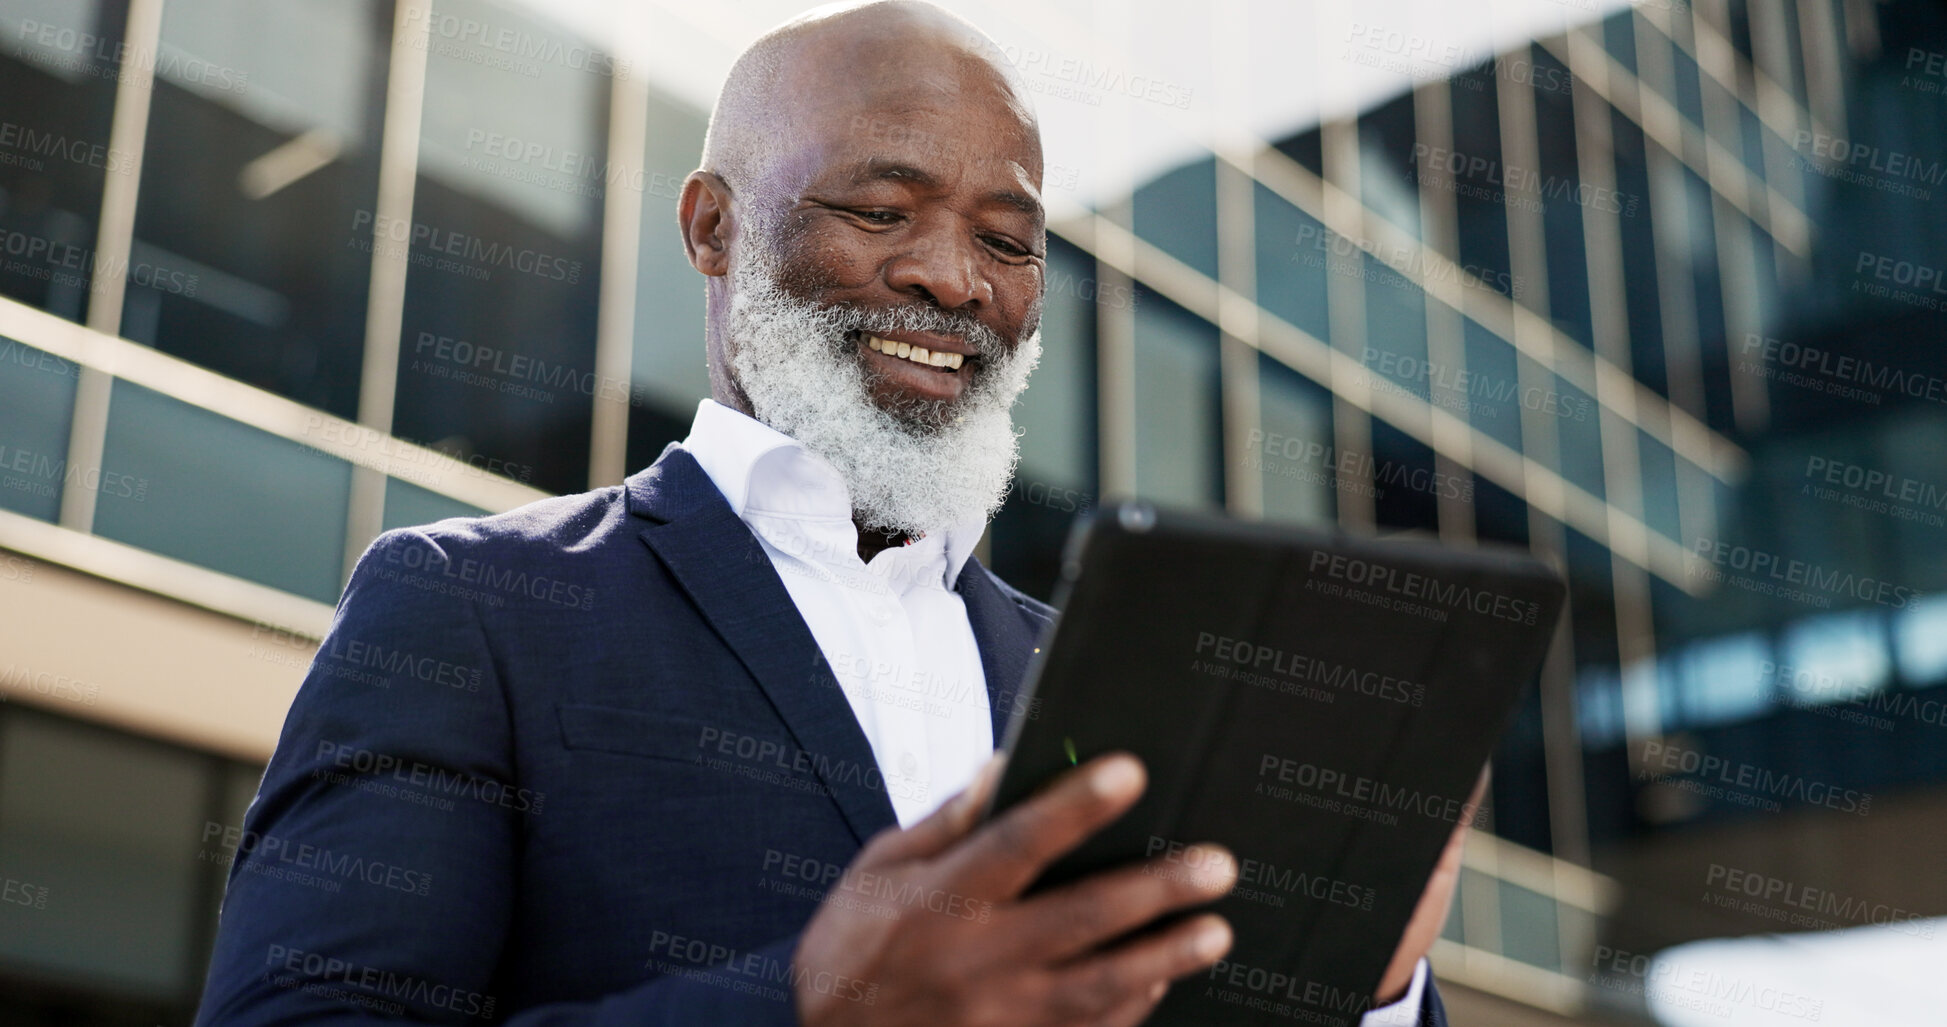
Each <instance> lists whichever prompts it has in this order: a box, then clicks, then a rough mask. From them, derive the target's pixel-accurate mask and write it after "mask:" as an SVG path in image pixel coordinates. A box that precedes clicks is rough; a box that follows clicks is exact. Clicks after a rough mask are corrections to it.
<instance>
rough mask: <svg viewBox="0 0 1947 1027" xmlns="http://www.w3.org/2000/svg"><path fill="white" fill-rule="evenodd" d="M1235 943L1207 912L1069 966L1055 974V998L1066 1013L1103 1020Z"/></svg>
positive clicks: (1217, 918)
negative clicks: (1106, 1012) (1103, 1016)
mask: <svg viewBox="0 0 1947 1027" xmlns="http://www.w3.org/2000/svg"><path fill="white" fill-rule="evenodd" d="M1231 941H1232V936H1231V930H1230V924H1229V923H1228V922H1226V921H1225V920H1224V918H1223V917H1220V916H1218V915H1216V914H1215V913H1205V914H1203V915H1202V916H1197V917H1192V918H1190V919H1189V920H1185V921H1183V922H1182V923H1180V924H1173V925H1171V926H1170V927H1168V928H1167V929H1164V930H1161V931H1157V932H1155V933H1153V934H1146V935H1143V936H1141V937H1137V938H1134V939H1131V940H1129V941H1126V942H1123V943H1122V944H1120V945H1117V946H1116V947H1114V948H1112V949H1109V950H1108V951H1106V952H1100V953H1097V954H1095V955H1092V956H1086V957H1084V958H1082V959H1079V960H1076V961H1075V962H1072V963H1070V964H1068V966H1067V967H1065V968H1063V969H1061V970H1058V971H1056V973H1055V991H1054V995H1055V996H1056V1001H1057V1002H1058V1003H1060V1005H1061V1006H1062V1007H1064V1008H1070V1009H1075V1010H1077V1011H1086V1012H1085V1013H1084V1015H1089V1014H1096V1015H1099V1012H1100V1011H1103V1010H1108V1009H1112V1008H1119V1007H1121V1006H1122V1005H1123V1004H1125V1003H1126V1002H1128V1001H1130V999H1132V998H1133V997H1135V996H1144V997H1147V996H1148V995H1149V994H1150V993H1151V992H1152V991H1153V989H1154V988H1155V986H1156V985H1157V984H1159V983H1162V984H1167V983H1168V982H1170V981H1173V980H1175V979H1176V978H1178V977H1182V976H1183V975H1185V974H1192V973H1196V972H1197V971H1199V970H1202V969H1204V968H1205V967H1208V966H1210V965H1211V964H1212V963H1215V962H1216V961H1217V960H1219V959H1222V958H1223V957H1224V953H1226V952H1229V951H1230V944H1231Z"/></svg>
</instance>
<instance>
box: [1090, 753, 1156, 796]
mask: <svg viewBox="0 0 1947 1027" xmlns="http://www.w3.org/2000/svg"><path fill="white" fill-rule="evenodd" d="M1142 783H1143V772H1142V768H1141V767H1140V766H1138V765H1137V763H1136V761H1135V760H1134V759H1132V758H1130V757H1128V756H1117V757H1115V758H1113V759H1110V760H1109V761H1107V762H1106V763H1103V764H1102V765H1101V766H1099V767H1096V768H1095V773H1094V775H1093V776H1091V777H1090V778H1089V787H1091V788H1093V789H1094V790H1095V794H1097V795H1099V796H1101V797H1102V798H1104V799H1120V798H1122V797H1124V796H1127V795H1130V794H1132V793H1134V792H1135V791H1137V790H1138V789H1140V788H1141V787H1142Z"/></svg>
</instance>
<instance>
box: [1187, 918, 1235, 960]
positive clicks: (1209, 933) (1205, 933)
mask: <svg viewBox="0 0 1947 1027" xmlns="http://www.w3.org/2000/svg"><path fill="white" fill-rule="evenodd" d="M1195 945H1196V950H1197V958H1199V959H1216V958H1217V957H1218V956H1221V955H1223V954H1224V952H1225V951H1226V950H1228V949H1229V948H1230V925H1229V924H1227V923H1224V922H1222V921H1218V922H1216V923H1213V924H1209V925H1207V926H1205V927H1204V928H1203V930H1200V931H1198V932H1197V940H1196V942H1195Z"/></svg>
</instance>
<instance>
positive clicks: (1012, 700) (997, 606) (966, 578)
mask: <svg viewBox="0 0 1947 1027" xmlns="http://www.w3.org/2000/svg"><path fill="white" fill-rule="evenodd" d="M953 587H954V589H955V591H958V592H959V593H960V601H961V602H962V603H964V604H965V605H966V607H967V623H968V624H969V625H971V626H972V627H973V635H974V642H975V643H976V644H977V645H978V646H979V648H980V666H981V668H982V669H983V670H984V671H985V672H986V675H987V708H988V710H989V712H990V714H991V715H992V718H993V724H994V746H995V748H999V747H1000V744H1001V741H1002V740H1003V739H1004V738H1005V737H1006V734H1007V722H1008V719H1009V714H1010V713H1012V712H1013V710H1014V707H1015V706H1017V705H1019V704H1020V701H1021V700H1020V695H1021V688H1022V686H1023V685H1024V684H1025V681H1024V679H1025V678H1026V676H1027V670H1028V661H1029V659H1030V658H1032V656H1033V654H1034V645H1035V640H1036V638H1037V637H1038V635H1039V634H1040V632H1039V631H1038V630H1037V629H1036V628H1035V627H1033V626H1032V625H1030V624H1029V623H1028V619H1027V618H1026V617H1023V616H1022V615H1021V608H1020V607H1019V606H1016V605H1015V603H1014V600H1012V599H1010V598H1008V596H1007V593H1005V592H1002V591H1001V587H1000V585H999V584H997V583H996V582H995V581H994V575H993V572H992V571H989V570H988V569H987V568H986V567H983V566H981V563H980V561H979V560H976V559H974V558H973V557H968V558H967V564H966V566H965V567H963V568H962V569H961V571H960V580H959V581H956V582H954V585H953Z"/></svg>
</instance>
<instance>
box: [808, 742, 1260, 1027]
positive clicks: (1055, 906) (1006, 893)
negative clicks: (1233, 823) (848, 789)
mask: <svg viewBox="0 0 1947 1027" xmlns="http://www.w3.org/2000/svg"><path fill="white" fill-rule="evenodd" d="M999 768H1000V758H999V757H996V758H995V759H994V760H993V761H992V762H989V763H988V764H987V766H986V767H984V768H982V770H981V772H980V774H979V775H978V776H977V777H975V778H974V782H973V783H972V784H971V785H968V786H967V789H966V790H965V791H963V792H961V793H960V794H959V795H957V796H955V797H954V798H953V799H951V800H949V801H948V802H947V803H946V805H944V806H942V807H941V808H940V809H939V810H937V811H936V812H934V813H933V815H932V816H929V817H927V818H926V819H925V820H923V821H920V822H919V823H917V824H914V825H913V826H912V827H910V828H906V829H904V830H897V829H893V830H887V831H884V832H881V833H880V834H879V835H877V836H875V837H874V838H873V839H872V840H871V841H870V842H869V843H868V844H867V845H866V846H865V848H864V849H863V850H861V851H860V852H859V855H858V858H856V859H854V860H853V861H852V864H851V866H849V867H847V868H846V871H845V874H844V876H843V877H841V878H840V879H839V880H838V882H837V883H836V884H835V885H833V887H832V890H831V892H830V893H829V894H828V895H827V896H826V897H825V902H824V905H823V906H821V907H820V908H819V910H818V913H817V915H816V916H814V917H812V919H811V923H810V924H809V925H808V926H807V927H806V928H805V932H804V937H803V938H802V939H801V940H800V941H799V943H798V949H797V953H796V954H795V956H794V957H793V959H792V963H793V965H794V967H796V968H797V970H798V971H800V972H799V973H798V974H796V976H797V977H798V980H799V983H798V985H797V988H796V998H797V1006H798V1015H799V1020H800V1022H801V1023H803V1024H804V1025H805V1027H829V1025H836V1024H845V1025H859V1027H867V1025H879V1024H888V1025H889V1024H911V1025H923V1027H953V1025H978V1024H1008V1025H1010V1027H1012V1025H1020V1027H1033V1025H1037V1024H1051V1025H1052V1024H1064V1025H1067V1024H1081V1023H1087V1024H1103V1025H1118V1024H1135V1023H1139V1022H1141V1021H1142V1019H1143V1018H1144V1017H1146V1016H1148V1015H1149V1013H1150V1011H1151V1010H1152V1009H1154V1008H1155V1006H1156V1003H1157V1002H1158V1001H1160V1000H1161V999H1162V997H1163V995H1164V993H1165V992H1166V991H1167V990H1168V987H1169V983H1170V981H1172V980H1174V979H1176V978H1178V977H1181V976H1183V975H1185V974H1189V973H1194V972H1196V971H1198V970H1201V969H1204V968H1205V967H1208V966H1210V965H1211V964H1212V963H1215V962H1216V961H1217V960H1218V959H1219V958H1221V957H1222V956H1223V954H1224V953H1225V952H1227V951H1229V949H1230V941H1231V934H1230V925H1229V924H1227V923H1225V922H1224V920H1223V918H1221V917H1219V916H1216V915H1215V914H1210V913H1206V914H1203V915H1200V916H1196V917H1192V918H1189V919H1187V920H1184V921H1182V922H1180V923H1176V924H1173V925H1171V926H1170V927H1168V928H1165V929H1160V930H1151V931H1147V932H1143V933H1141V934H1138V935H1136V936H1134V937H1131V938H1128V939H1123V940H1119V941H1118V939H1121V938H1122V936H1123V935H1125V934H1127V933H1128V932H1130V931H1132V930H1135V929H1137V928H1140V927H1142V926H1143V925H1145V924H1148V923H1149V922H1150V921H1152V920H1154V919H1155V918H1157V917H1158V916H1161V915H1162V914H1165V913H1168V912H1171V911H1173V910H1179V909H1183V908H1186V907H1190V906H1196V905H1200V904H1202V903H1206V902H1209V901H1211V900H1212V899H1215V898H1217V897H1219V896H1221V895H1223V894H1224V893H1225V892H1227V891H1229V890H1230V887H1231V885H1232V884H1234V883H1236V860H1235V859H1234V858H1232V857H1231V856H1230V854H1229V853H1227V852H1224V851H1223V850H1222V849H1219V848H1217V847H1215V846H1198V847H1195V848H1192V849H1190V850H1188V851H1187V852H1183V853H1179V854H1177V856H1176V857H1175V858H1174V859H1173V860H1171V861H1169V862H1167V863H1166V862H1165V861H1164V860H1161V859H1156V860H1151V861H1149V862H1146V863H1142V864H1138V865H1135V866H1131V867H1126V868H1120V869H1115V870H1109V871H1104V872H1102V873H1099V874H1095V875H1093V876H1090V877H1086V878H1083V879H1081V880H1078V881H1073V882H1070V883H1069V884H1066V885H1063V886H1062V887H1060V888H1057V889H1053V890H1050V891H1046V892H1042V893H1040V894H1037V895H1034V896H1032V897H1030V898H1025V899H1024V898H1022V897H1021V893H1022V891H1023V890H1024V889H1026V888H1027V886H1028V885H1030V884H1032V883H1033V882H1034V880H1035V878H1037V877H1038V876H1040V874H1041V871H1042V870H1043V869H1045V868H1046V867H1047V866H1048V865H1049V864H1051V863H1053V862H1054V861H1055V860H1056V859H1058V858H1060V857H1061V856H1062V854H1064V853H1066V852H1068V851H1069V850H1071V849H1073V848H1074V847H1075V846H1077V845H1079V844H1081V842H1082V841H1083V840H1085V839H1087V838H1088V837H1089V836H1090V835H1092V834H1094V833H1095V832H1096V831H1098V830H1100V829H1101V828H1102V827H1104V826H1106V825H1107V824H1109V823H1110V822H1111V821H1113V820H1115V819H1116V818H1117V817H1119V816H1121V815H1122V814H1123V813H1124V812H1125V811H1127V810H1128V809H1129V807H1131V806H1133V805H1135V802H1136V799H1137V798H1138V797H1139V796H1141V794H1142V791H1143V788H1144V785H1145V783H1146V780H1145V777H1144V773H1143V769H1142V764H1141V763H1140V762H1139V761H1137V760H1136V759H1135V757H1133V756H1130V755H1127V754H1123V753H1111V754H1109V755H1106V756H1101V757H1098V758H1096V759H1093V760H1090V761H1089V762H1087V763H1085V764H1083V765H1082V766H1081V767H1079V768H1077V769H1075V770H1072V771H1069V772H1067V773H1065V774H1063V775H1062V776H1061V777H1059V778H1056V779H1055V781H1054V782H1053V783H1052V784H1051V785H1050V786H1049V787H1048V788H1047V789H1046V790H1044V791H1043V792H1041V793H1040V794H1038V795H1036V796H1035V797H1034V798H1032V799H1030V800H1028V801H1027V802H1024V803H1021V804H1020V805H1018V806H1015V807H1014V808H1012V809H1010V810H1008V811H1007V812H1005V813H1003V814H1002V815H1000V816H999V817H997V818H995V819H994V820H993V821H992V822H990V823H988V824H985V825H981V826H979V828H978V829H977V830H976V821H977V819H978V817H979V814H980V810H981V808H982V807H983V806H984V805H985V804H986V802H987V796H988V793H990V792H991V791H992V790H993V788H994V785H995V783H996V781H997V780H998V778H999ZM1110 942H1115V944H1108V943H1110Z"/></svg>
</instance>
